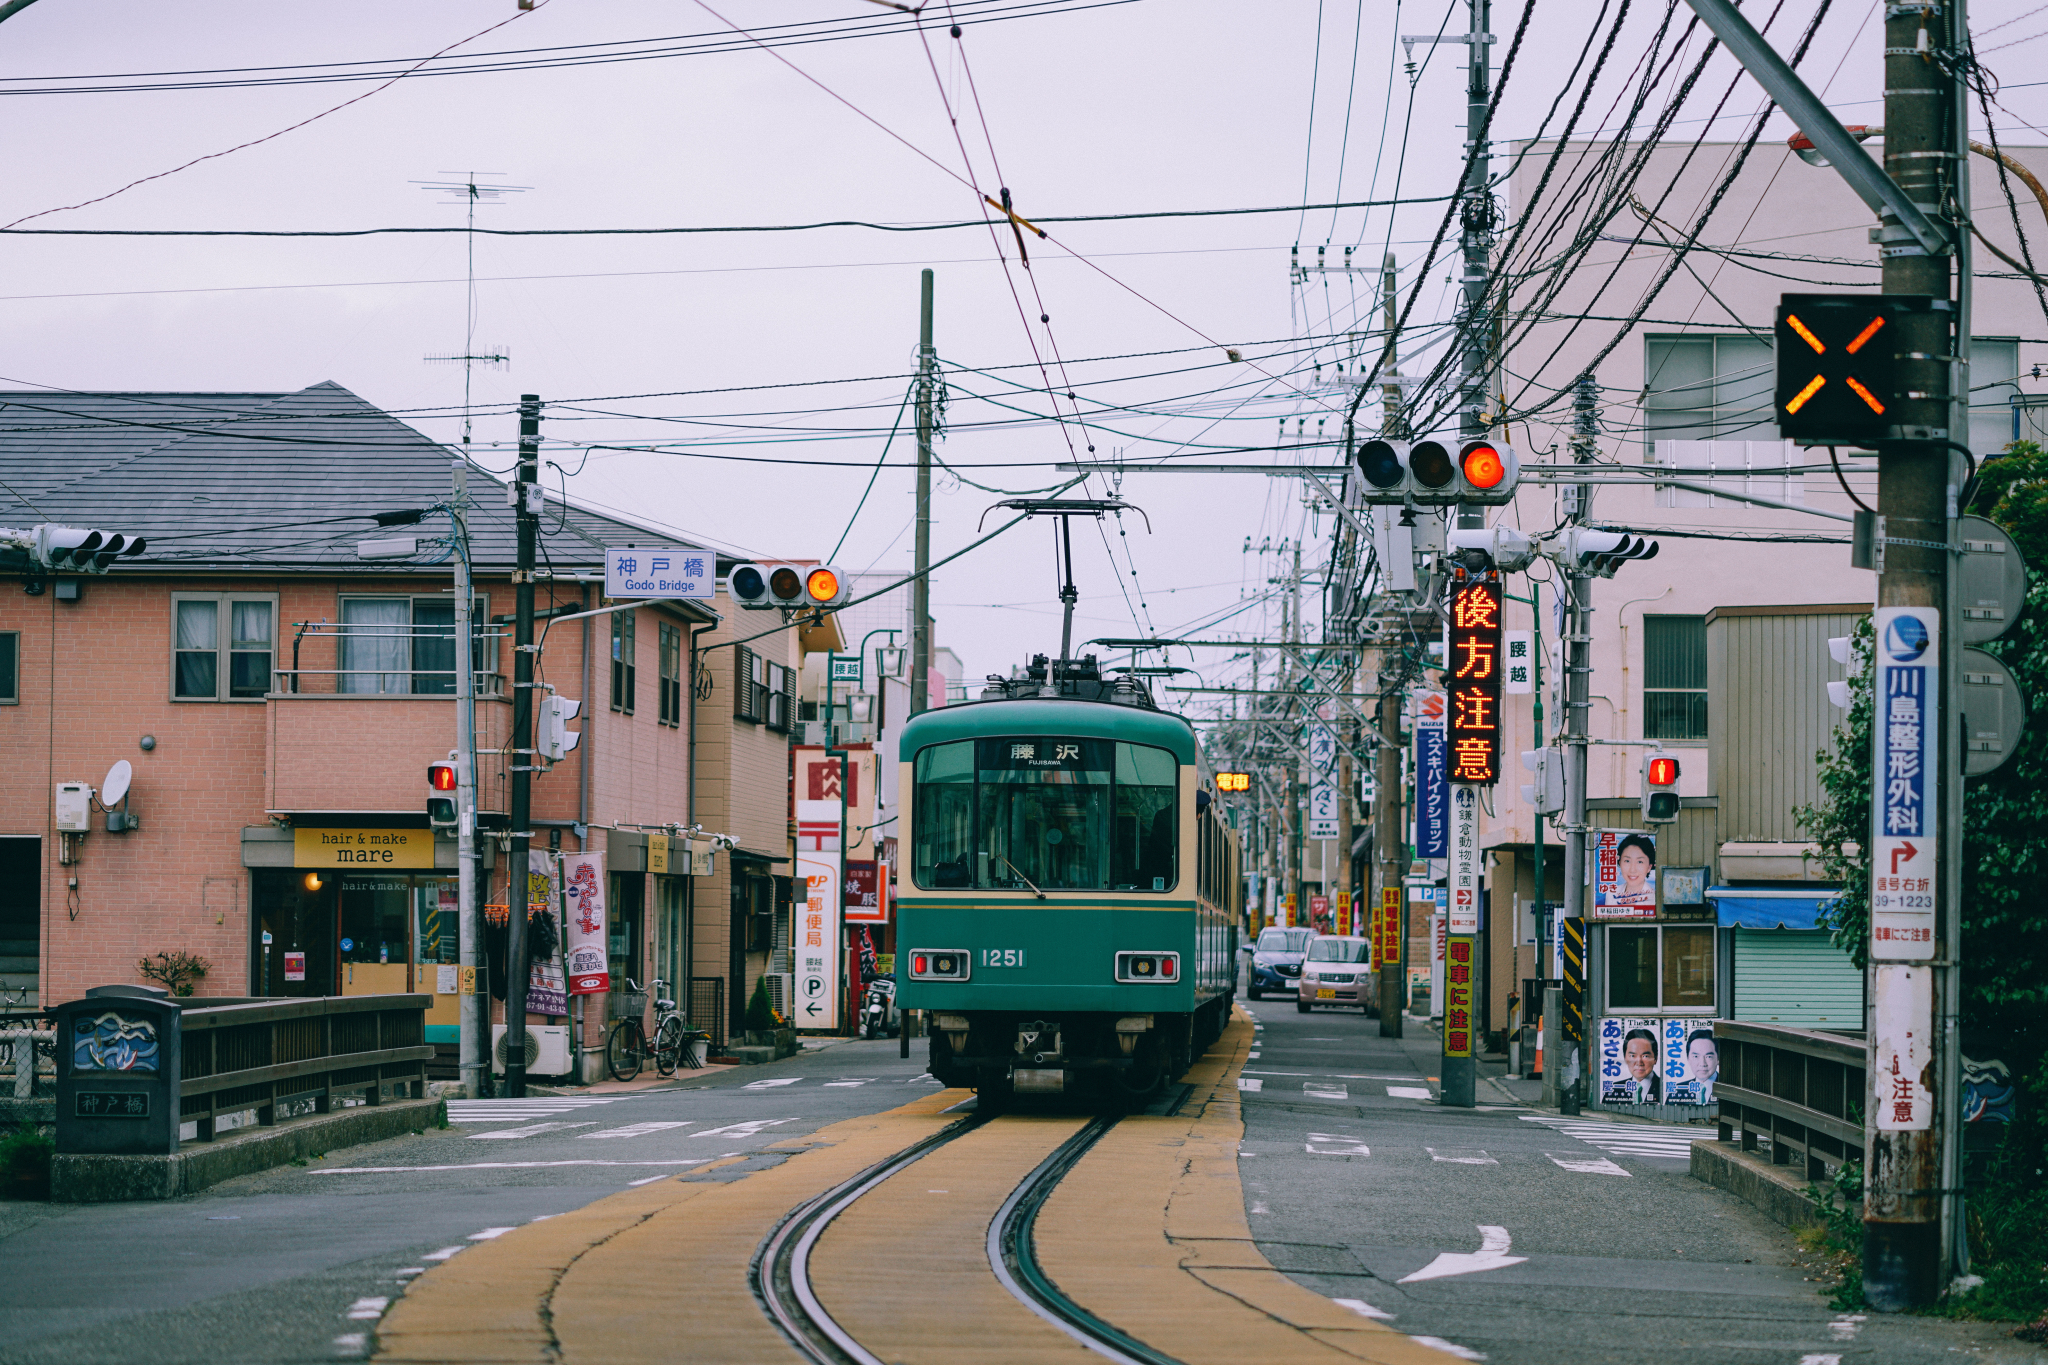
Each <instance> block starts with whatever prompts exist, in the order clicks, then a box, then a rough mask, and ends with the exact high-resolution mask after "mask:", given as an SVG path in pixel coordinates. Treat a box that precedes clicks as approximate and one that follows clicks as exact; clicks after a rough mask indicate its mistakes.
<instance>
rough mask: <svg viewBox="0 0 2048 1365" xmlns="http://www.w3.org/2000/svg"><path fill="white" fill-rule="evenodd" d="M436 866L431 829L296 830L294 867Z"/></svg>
mask: <svg viewBox="0 0 2048 1365" xmlns="http://www.w3.org/2000/svg"><path fill="white" fill-rule="evenodd" d="M433 865H434V831H432V830H430V829H342V828H336V829H297V828H295V829H293V830H292V866H293V867H354V868H364V869H368V868H391V869H397V868H404V867H429V868H430V867H432V866H433Z"/></svg>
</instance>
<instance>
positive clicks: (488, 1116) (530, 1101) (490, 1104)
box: [448, 1095, 626, 1123]
mask: <svg viewBox="0 0 2048 1365" xmlns="http://www.w3.org/2000/svg"><path fill="white" fill-rule="evenodd" d="M624 1098H626V1097H625V1096H624V1095H534V1096H530V1097H528V1098H526V1099H495V1100H450V1101H448V1121H449V1122H450V1123H510V1122H513V1121H515V1120H518V1119H543V1118H550V1117H554V1116H556V1115H560V1114H569V1113H574V1112H575V1111H576V1110H578V1109H587V1108H589V1107H590V1106H591V1105H594V1104H612V1103H615V1102H616V1101H618V1100H622V1099H624Z"/></svg>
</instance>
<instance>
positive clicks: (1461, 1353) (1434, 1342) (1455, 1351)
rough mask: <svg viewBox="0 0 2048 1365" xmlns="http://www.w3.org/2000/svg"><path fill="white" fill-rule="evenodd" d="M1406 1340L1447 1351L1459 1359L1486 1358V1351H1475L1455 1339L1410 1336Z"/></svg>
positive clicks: (1432, 1348) (1436, 1349)
mask: <svg viewBox="0 0 2048 1365" xmlns="http://www.w3.org/2000/svg"><path fill="white" fill-rule="evenodd" d="M1408 1340H1410V1341H1412V1342H1415V1343H1417V1344H1418V1345H1422V1346H1427V1347H1429V1348H1430V1349H1431V1350H1435V1351H1444V1352H1447V1353H1448V1354H1450V1355H1454V1356H1456V1357H1457V1358H1458V1359H1460V1360H1484V1359H1486V1352H1484V1351H1475V1350H1473V1349H1472V1348H1471V1347H1470V1346H1460V1345H1459V1344H1458V1343H1457V1342H1455V1341H1445V1340H1444V1339H1443V1338H1442V1337H1410V1338H1408Z"/></svg>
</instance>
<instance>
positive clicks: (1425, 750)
mask: <svg viewBox="0 0 2048 1365" xmlns="http://www.w3.org/2000/svg"><path fill="white" fill-rule="evenodd" d="M1444 711H1445V705H1444V694H1443V693H1441V692H1418V693H1416V694H1415V721H1414V725H1415V856H1416V857H1418V858H1422V859H1425V860H1434V859H1438V858H1447V857H1449V856H1450V840H1451V790H1450V784H1449V781H1448V780H1447V778H1446V775H1445V774H1446V772H1447V770H1448V765H1447V764H1446V762H1445V760H1444Z"/></svg>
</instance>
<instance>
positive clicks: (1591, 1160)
mask: <svg viewBox="0 0 2048 1365" xmlns="http://www.w3.org/2000/svg"><path fill="white" fill-rule="evenodd" d="M1543 1155H1545V1156H1547V1157H1549V1158H1550V1159H1551V1160H1552V1161H1554V1162H1556V1163H1557V1164H1558V1165H1560V1166H1562V1167H1564V1169H1566V1170H1567V1171H1577V1172H1579V1173H1580V1174H1581V1175H1620V1176H1625V1175H1627V1174H1628V1172H1627V1171H1624V1170H1623V1169H1621V1167H1619V1166H1617V1165H1615V1164H1614V1163H1613V1162H1611V1161H1609V1160H1608V1159H1607V1158H1606V1157H1604V1156H1595V1157H1585V1156H1559V1155H1558V1154H1557V1153H1556V1152H1545V1153H1544V1154H1543Z"/></svg>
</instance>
